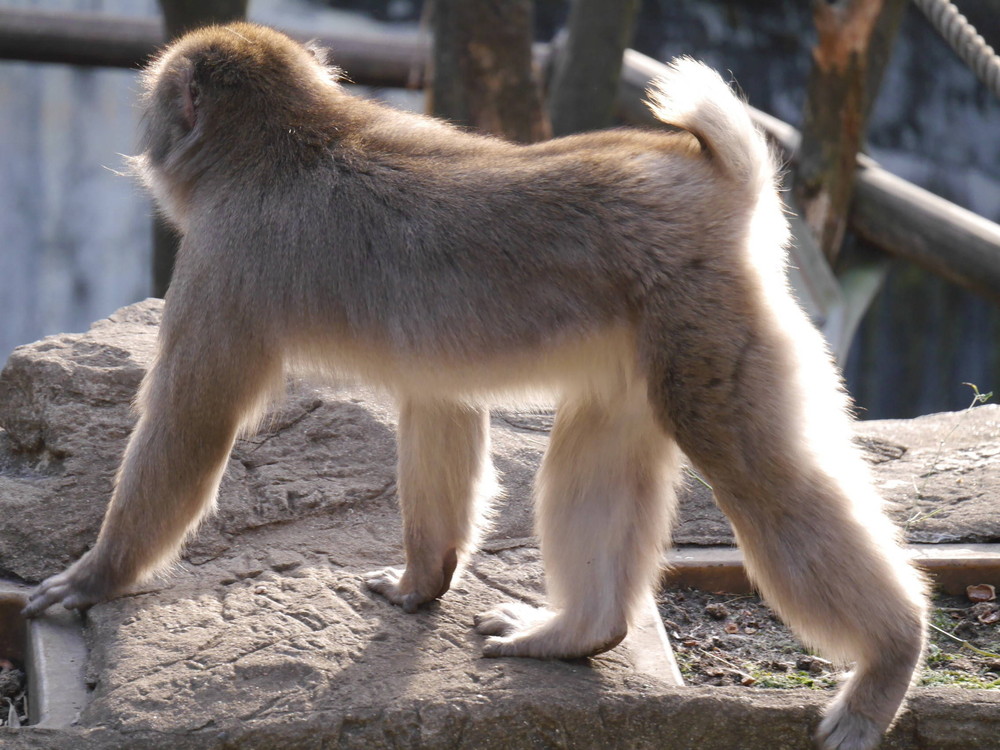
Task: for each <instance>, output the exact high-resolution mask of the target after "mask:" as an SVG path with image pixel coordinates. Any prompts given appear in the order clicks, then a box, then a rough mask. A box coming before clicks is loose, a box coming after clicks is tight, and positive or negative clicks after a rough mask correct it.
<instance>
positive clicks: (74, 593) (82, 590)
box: [21, 552, 117, 617]
mask: <svg viewBox="0 0 1000 750" xmlns="http://www.w3.org/2000/svg"><path fill="white" fill-rule="evenodd" d="M91 559H92V555H91V553H90V552H88V553H87V554H86V555H84V556H83V557H81V558H80V559H79V560H77V561H76V562H75V563H73V564H72V565H71V566H70V567H68V568H66V570H64V571H63V572H62V573H57V574H56V575H54V576H52V577H51V578H46V579H45V580H44V581H42V583H41V585H39V586H38V588H36V589H35V590H34V591H32V592H31V594H30V595H29V597H28V605H27V606H26V607H25V608H24V609H23V610H22V611H21V614H23V615H24V616H25V617H37V616H38V615H40V614H42V612H44V611H45V610H46V609H48V608H49V607H51V606H52V605H53V604H57V603H60V602H61V603H62V605H63V606H64V607H65V608H66V609H87V608H89V607H90V606H91V605H93V604H97V603H98V602H101V601H104V600H105V599H110V598H111V597H112V596H114V594H115V592H116V590H117V589H116V588H115V587H113V586H111V585H110V584H109V583H108V580H107V576H101V575H99V574H98V573H97V572H96V571H95V566H94V565H93V564H92V563H91Z"/></svg>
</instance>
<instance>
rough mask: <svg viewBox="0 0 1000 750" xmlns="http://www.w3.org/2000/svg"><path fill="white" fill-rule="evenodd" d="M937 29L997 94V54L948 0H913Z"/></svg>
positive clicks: (999, 91)
mask: <svg viewBox="0 0 1000 750" xmlns="http://www.w3.org/2000/svg"><path fill="white" fill-rule="evenodd" d="M913 2H914V3H915V4H916V6H917V7H918V8H920V10H922V11H923V12H924V15H925V16H927V20H929V21H930V22H931V24H932V25H933V26H934V28H935V29H937V31H938V33H939V34H941V36H942V37H944V39H945V41H946V42H948V44H950V45H951V48H952V49H953V50H955V52H956V53H957V54H958V56H959V57H961V58H962V60H964V61H965V64H966V65H968V66H969V67H970V68H971V69H972V72H974V73H975V74H976V77H977V78H979V80H980V81H982V82H983V83H985V84H986V86H987V87H988V88H989V90H990V91H992V92H993V94H994V96H996V97H997V98H1000V57H997V54H996V53H995V52H994V51H993V48H992V47H991V46H990V45H988V44H987V43H986V40H985V39H983V38H982V37H981V36H979V33H978V32H977V31H976V29H975V27H974V26H973V25H972V24H971V23H969V22H968V20H966V18H965V16H963V15H962V14H961V13H959V12H958V8H956V7H955V4H954V3H952V2H951V0H913Z"/></svg>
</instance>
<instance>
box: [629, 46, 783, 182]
mask: <svg viewBox="0 0 1000 750" xmlns="http://www.w3.org/2000/svg"><path fill="white" fill-rule="evenodd" d="M647 95H648V97H649V100H648V104H649V106H650V109H651V110H652V111H653V114H654V115H655V116H656V118H657V119H658V120H660V121H661V122H664V123H666V124H668V125H674V126H675V127H678V128H681V129H683V130H686V131H688V132H689V133H691V134H692V135H694V136H695V137H696V138H697V139H698V140H699V141H700V142H701V144H702V146H703V147H704V148H705V149H706V150H707V151H708V153H709V154H711V155H713V156H714V157H715V158H716V160H717V161H718V165H719V167H720V169H721V171H722V172H724V173H725V174H726V176H727V177H729V178H730V179H732V180H734V181H735V182H737V183H739V184H740V185H745V186H746V187H748V188H749V189H750V190H752V191H753V192H754V193H755V194H757V195H761V194H762V193H767V192H773V190H774V187H775V183H776V179H777V172H778V170H777V166H776V163H775V160H774V159H773V157H772V155H771V152H770V149H769V148H768V145H767V141H765V140H764V136H763V135H762V134H761V133H760V132H759V131H758V130H757V128H756V127H755V126H754V124H753V121H752V120H751V119H750V113H749V112H748V110H747V107H746V105H745V104H744V103H743V102H742V101H741V100H740V99H739V97H737V96H736V94H734V93H733V91H732V89H730V88H729V86H728V85H727V84H726V82H725V81H723V80H722V77H721V76H719V74H718V73H716V72H715V71H714V70H712V69H711V68H709V67H708V66H707V65H705V64H703V63H700V62H698V61H697V60H693V59H691V58H690V57H678V58H675V59H674V60H673V61H672V62H671V63H670V65H668V66H667V72H666V73H665V74H663V75H662V76H660V77H659V78H657V79H656V80H655V81H653V83H652V85H651V86H650V88H649V90H648V92H647Z"/></svg>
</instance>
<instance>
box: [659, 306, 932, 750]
mask: <svg viewBox="0 0 1000 750" xmlns="http://www.w3.org/2000/svg"><path fill="white" fill-rule="evenodd" d="M736 296H737V295H735V294H733V295H731V297H732V298H736ZM784 307H785V308H786V309H785V310H784V314H782V315H780V316H779V315H771V314H770V313H769V312H767V311H766V310H765V309H761V308H760V307H759V306H758V307H757V308H756V309H754V308H753V307H749V306H747V307H744V309H743V313H742V317H741V318H739V319H738V321H737V323H734V324H732V325H731V326H730V327H729V329H728V333H727V337H728V339H727V340H723V339H719V340H717V341H716V342H715V344H714V345H713V346H712V347H711V348H709V347H702V348H701V349H700V350H698V349H696V348H695V346H694V345H693V344H690V343H688V342H685V341H684V339H683V333H682V332H680V331H679V330H674V331H671V332H661V333H660V334H659V335H660V337H661V338H660V341H661V350H667V351H669V354H668V356H666V357H664V358H663V360H661V361H660V365H659V366H660V367H661V370H660V376H659V377H657V378H656V379H655V380H654V381H652V382H655V383H656V384H657V388H656V389H655V395H654V396H653V398H654V400H655V401H656V402H657V403H660V404H662V406H663V412H662V413H663V414H664V416H665V423H666V425H667V426H668V428H671V429H672V430H673V431H674V433H675V434H676V436H677V440H678V442H679V444H680V446H681V448H682V449H683V450H684V451H685V453H687V455H688V457H689V458H691V460H692V461H693V462H694V463H695V464H696V465H698V467H699V468H700V469H701V470H702V471H703V472H704V474H705V475H706V477H707V479H708V481H709V482H710V483H711V484H712V486H713V489H714V491H715V496H716V499H717V500H718V503H719V506H720V507H721V508H722V510H723V511H725V513H726V515H727V516H728V517H729V519H730V521H731V522H732V524H733V528H734V529H735V532H736V537H737V541H738V542H739V545H740V547H741V548H742V549H743V553H744V556H745V559H746V563H747V569H748V572H749V574H750V577H751V579H752V580H753V581H754V582H755V583H756V585H757V586H758V588H759V589H760V591H761V593H762V594H763V595H764V597H765V599H767V601H768V603H769V604H771V606H773V607H774V608H775V610H776V611H777V612H778V614H780V615H781V617H782V618H783V619H784V620H785V621H786V622H787V623H788V624H789V625H790V626H791V627H792V629H793V630H794V631H795V632H796V634H797V635H798V636H799V637H800V638H801V639H802V640H803V641H804V642H805V643H806V644H808V645H810V646H813V647H816V648H818V649H819V650H820V652H821V653H823V654H824V655H826V656H827V657H828V658H832V659H834V660H837V661H838V662H841V663H846V662H854V664H855V670H854V672H853V674H852V675H851V676H850V678H849V679H848V680H847V681H846V683H845V684H844V685H843V686H842V687H841V689H840V692H839V693H838V695H837V697H836V699H835V700H834V701H833V703H832V704H831V705H830V707H829V708H828V709H827V711H826V715H825V718H824V720H823V721H822V723H821V725H820V728H819V732H818V738H819V741H820V745H821V747H822V748H824V750H870V749H871V748H874V747H876V746H877V745H878V743H879V741H880V738H881V735H882V733H883V732H884V731H885V730H886V729H887V728H888V727H889V726H890V725H891V724H892V721H893V719H894V717H895V715H896V713H897V711H898V709H899V706H900V704H901V702H902V701H903V698H904V695H905V693H906V691H907V689H908V687H909V685H910V683H911V681H912V679H913V675H914V673H915V670H916V669H917V666H918V664H919V660H920V656H921V653H922V651H923V645H924V629H925V618H926V613H925V606H926V605H925V600H924V587H923V583H922V581H921V579H920V576H919V574H918V573H917V572H916V571H915V570H914V569H913V568H912V567H911V566H910V565H909V564H908V563H907V561H906V559H905V557H904V555H903V553H902V550H901V549H900V547H899V546H898V543H897V541H896V533H895V530H894V529H893V527H892V525H891V523H890V522H889V520H888V519H887V518H886V517H885V515H884V514H883V512H882V511H881V505H880V500H879V498H878V496H877V494H876V492H875V490H874V488H873V485H872V482H871V479H870V477H869V475H868V468H867V466H866V465H865V464H864V462H863V460H862V459H861V457H860V455H859V454H858V451H857V450H856V448H855V447H854V446H853V444H852V430H851V427H850V423H849V421H848V418H847V416H846V410H845V408H844V406H845V403H844V401H845V399H844V397H843V396H842V394H841V393H840V392H839V388H838V383H837V378H836V374H835V371H834V369H833V366H832V364H831V363H830V362H829V359H828V357H827V356H826V355H825V352H824V350H823V346H822V343H821V340H820V338H819V334H818V333H817V332H816V331H815V330H814V329H812V328H811V327H810V326H809V325H808V323H807V322H806V321H805V318H804V316H803V314H802V313H801V311H799V310H798V309H797V308H794V306H793V305H792V304H791V303H789V304H787V305H785V306H784ZM732 320H737V318H736V317H735V316H734V317H733V318H732ZM778 320H781V322H780V323H779V322H778ZM691 328H692V329H693V328H694V327H693V326H692V327H691ZM676 341H680V342H681V345H684V344H687V346H686V348H685V349H683V350H682V349H681V348H680V347H679V346H677V347H675V348H672V349H671V348H669V347H670V344H669V343H668V342H676ZM685 352H688V353H687V354H685ZM694 352H697V356H695V354H694ZM720 374H721V375H725V377H721V376H720Z"/></svg>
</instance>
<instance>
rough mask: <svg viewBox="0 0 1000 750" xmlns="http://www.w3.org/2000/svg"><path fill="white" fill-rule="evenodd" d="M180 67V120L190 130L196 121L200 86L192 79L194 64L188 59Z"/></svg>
mask: <svg viewBox="0 0 1000 750" xmlns="http://www.w3.org/2000/svg"><path fill="white" fill-rule="evenodd" d="M185 62H186V63H187V64H186V65H184V66H183V68H182V69H181V76H180V88H181V90H180V98H181V120H182V121H183V123H184V125H185V127H187V129H188V130H192V129H193V128H194V126H195V124H196V123H197V122H198V105H199V104H201V87H200V86H198V82H197V81H196V80H195V79H194V64H193V63H192V62H191V61H190V60H185Z"/></svg>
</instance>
